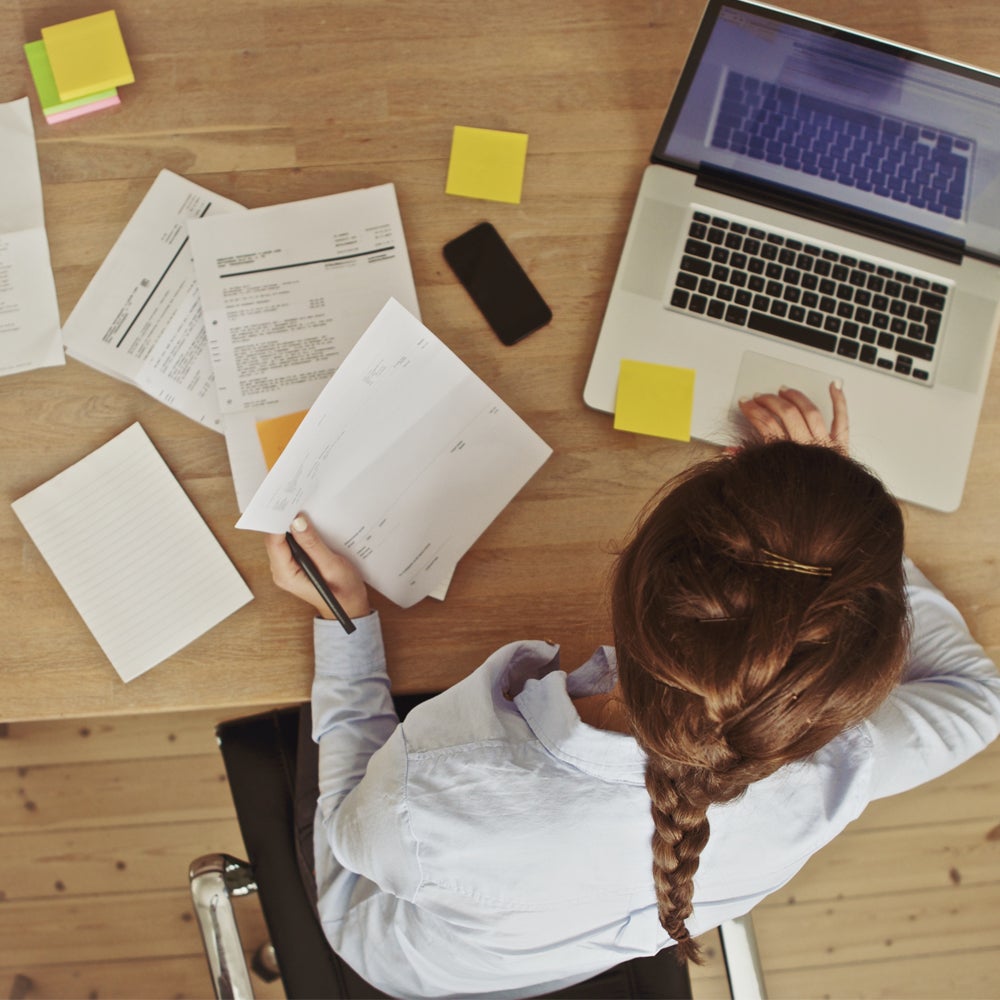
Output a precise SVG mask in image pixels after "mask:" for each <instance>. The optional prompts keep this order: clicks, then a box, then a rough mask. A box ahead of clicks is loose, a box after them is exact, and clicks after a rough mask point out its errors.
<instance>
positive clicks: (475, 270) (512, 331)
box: [444, 222, 552, 344]
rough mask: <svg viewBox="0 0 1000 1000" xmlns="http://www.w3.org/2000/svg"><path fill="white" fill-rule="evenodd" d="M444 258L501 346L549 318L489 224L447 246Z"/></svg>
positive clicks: (545, 309)
mask: <svg viewBox="0 0 1000 1000" xmlns="http://www.w3.org/2000/svg"><path fill="white" fill-rule="evenodd" d="M444 258H445V260H446V261H447V262H448V264H449V265H450V266H451V269H452V270H453V271H454V272H455V275H456V276H457V277H458V280H459V281H460V282H461V283H462V284H463V285H464V286H465V290H466V291H467V292H468V293H469V295H470V296H472V300H473V302H475V303H476V305H477V306H478V307H479V310H480V312H481V313H482V314H483V316H484V317H486V322H487V323H489V324H490V326H491V327H492V328H493V331H494V332H495V333H496V335H497V336H498V337H499V338H500V339H501V340H502V341H503V343H505V344H513V343H516V342H517V341H518V340H520V339H521V338H522V337H526V336H527V335H528V334H529V333H532V332H533V331H535V330H537V329H539V328H540V327H543V326H545V324H546V323H548V322H549V321H550V320H551V319H552V310H551V309H549V307H548V306H547V305H546V304H545V300H544V299H543V298H542V297H541V295H539V294H538V289H536V288H535V286H534V285H533V284H532V283H531V279H530V278H529V277H528V276H527V275H526V274H525V273H524V268H522V267H521V265H520V264H519V263H518V262H517V259H516V258H515V257H514V255H513V254H512V253H511V252H510V249H509V247H508V246H507V244H506V243H504V241H503V240H502V239H501V238H500V234H499V233H498V232H497V231H496V229H494V228H493V226H492V225H490V223H488V222H481V223H480V224H479V225H478V226H474V227H473V228H472V229H470V230H469V231H468V232H467V233H462V235H461V236H457V237H455V239H453V240H451V241H450V242H449V243H446V244H445V247H444Z"/></svg>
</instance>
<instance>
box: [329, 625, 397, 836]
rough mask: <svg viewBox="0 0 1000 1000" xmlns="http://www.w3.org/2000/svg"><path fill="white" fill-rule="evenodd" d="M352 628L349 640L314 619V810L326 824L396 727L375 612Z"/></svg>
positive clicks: (336, 628) (333, 627) (336, 627)
mask: <svg viewBox="0 0 1000 1000" xmlns="http://www.w3.org/2000/svg"><path fill="white" fill-rule="evenodd" d="M354 624H355V625H356V630H355V631H354V632H352V633H351V634H350V635H348V634H347V633H346V632H345V631H344V630H343V628H342V627H341V625H340V623H339V622H335V621H326V620H324V619H317V620H316V622H315V624H314V626H313V643H314V649H315V655H316V674H315V677H314V679H313V687H312V712H313V739H314V740H315V741H316V742H317V743H318V744H319V800H318V811H319V814H320V816H321V817H322V819H323V821H324V823H325V824H326V823H329V821H330V818H331V817H332V816H333V814H334V813H335V812H336V811H337V808H338V806H339V805H340V803H341V802H342V801H343V800H344V797H345V796H346V795H347V794H348V793H349V792H350V791H351V789H352V788H354V787H355V786H356V785H357V784H358V783H359V782H360V781H361V779H362V778H363V777H364V774H365V770H366V769H367V767H368V761H369V760H370V758H371V756H372V754H374V753H375V751H376V750H378V749H379V747H381V746H382V745H383V744H385V743H386V741H387V740H388V739H389V737H390V736H391V735H392V732H393V730H394V729H395V728H396V726H397V725H398V723H399V719H398V718H397V716H396V710H395V708H394V706H393V703H392V695H391V693H390V690H389V676H388V674H387V673H386V667H385V651H384V649H383V646H382V626H381V622H380V621H379V617H378V612H372V613H371V614H370V615H367V616H365V617H364V618H358V619H356V620H355V623H354Z"/></svg>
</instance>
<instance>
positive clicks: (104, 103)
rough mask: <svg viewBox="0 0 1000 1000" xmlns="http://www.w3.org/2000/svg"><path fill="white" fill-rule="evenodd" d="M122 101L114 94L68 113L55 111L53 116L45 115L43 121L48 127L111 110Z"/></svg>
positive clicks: (71, 109)
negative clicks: (92, 113)
mask: <svg viewBox="0 0 1000 1000" xmlns="http://www.w3.org/2000/svg"><path fill="white" fill-rule="evenodd" d="M121 102H122V99H121V98H120V97H119V96H118V95H117V94H115V95H114V96H113V97H105V98H104V99H103V100H101V101H91V102H90V104H81V105H80V106H79V107H76V108H70V109H69V110H68V111H57V112H56V113H55V114H54V115H46V116H45V120H46V121H47V122H48V123H49V124H50V125H56V124H58V123H59V122H65V121H69V119H70V118H79V117H80V116H81V115H89V114H90V113H91V112H93V111H103V110H104V109H105V108H113V107H114V106H115V105H116V104H121Z"/></svg>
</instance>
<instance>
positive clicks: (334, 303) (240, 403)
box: [190, 184, 417, 416]
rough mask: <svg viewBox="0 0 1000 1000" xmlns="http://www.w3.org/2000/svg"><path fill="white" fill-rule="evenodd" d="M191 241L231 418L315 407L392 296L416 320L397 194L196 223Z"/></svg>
mask: <svg viewBox="0 0 1000 1000" xmlns="http://www.w3.org/2000/svg"><path fill="white" fill-rule="evenodd" d="M190 232H191V243H192V246H193V247H194V260H195V270H196V272H197V276H198V285H199V288H200V289H201V303H202V308H203V309H204V312H205V326H206V329H207V331H208V341H209V346H210V349H211V352H212V366H213V368H214V370H215V378H216V384H217V386H218V391H219V405H220V408H221V410H222V412H223V413H224V414H225V413H238V412H240V411H245V410H255V411H258V414H259V415H260V416H276V415H278V414H280V413H292V412H294V411H295V410H304V409H307V408H308V407H309V406H310V405H312V402H313V400H314V399H315V398H316V397H317V395H319V392H320V390H321V389H322V387H323V386H324V385H326V383H327V381H328V380H329V378H330V376H331V375H332V374H333V372H334V371H335V370H336V368H337V366H338V365H339V364H340V362H341V360H342V359H343V358H344V356H345V355H346V354H347V352H348V351H349V350H350V349H351V347H353V346H354V343H355V342H356V341H357V339H358V337H360V336H361V334H362V333H363V331H364V330H365V328H366V327H367V326H368V324H369V323H371V321H372V320H373V319H374V318H375V315H376V313H378V311H379V310H380V309H381V308H382V306H384V305H385V303H386V302H387V301H388V299H389V298H390V296H394V297H396V298H398V299H399V301H401V302H402V303H403V304H404V305H405V306H406V307H407V308H409V309H412V310H414V311H416V298H417V296H416V289H415V288H414V285H413V276H412V273H411V271H410V260H409V255H408V254H407V250H406V240H405V239H404V237H403V225H402V220H401V219H400V216H399V207H398V205H397V203H396V189H395V187H394V186H393V185H392V184H382V185H379V186H378V187H372V188H364V189H362V190H360V191H346V192H343V193H341V194H332V195H327V196H324V197H322V198H310V199H308V200H306V201H296V202H289V203H287V204H283V205H271V206H268V207H266V208H256V209H252V210H251V211H249V212H246V213H244V214H241V215H238V216H236V215H233V216H219V217H217V218H208V219H200V220H198V221H197V222H192V223H191V226H190Z"/></svg>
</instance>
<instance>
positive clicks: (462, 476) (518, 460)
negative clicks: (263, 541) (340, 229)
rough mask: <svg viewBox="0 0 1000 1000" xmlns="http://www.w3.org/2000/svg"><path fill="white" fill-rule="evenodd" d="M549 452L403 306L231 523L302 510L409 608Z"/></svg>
mask: <svg viewBox="0 0 1000 1000" xmlns="http://www.w3.org/2000/svg"><path fill="white" fill-rule="evenodd" d="M551 453H552V449H551V448H549V446H548V445H547V444H545V442H544V441H543V440H542V439H541V438H540V437H539V436H538V435H537V434H536V433H535V432H534V431H533V430H531V428H530V427H528V425H527V424H526V423H524V421H523V420H521V418H520V417H518V416H517V414H516V413H514V411H513V410H511V409H510V407H509V406H507V404H506V403H504V402H503V400H501V399H500V397H499V396H497V394H496V393H495V392H493V390H492V389H490V388H489V386H487V385H486V384H485V383H483V382H482V381H481V380H480V379H479V378H477V377H476V376H475V375H474V374H473V373H472V372H471V371H470V370H469V369H468V368H467V367H466V366H465V364H463V362H462V361H461V360H459V358H457V357H456V356H455V355H454V354H453V353H452V352H451V351H450V350H448V348H447V347H445V345H444V344H443V343H441V341H440V340H438V338H437V337H435V336H434V334H433V333H431V332H430V330H428V329H427V328H426V327H425V326H423V325H422V324H421V323H420V321H419V320H417V319H416V318H415V317H414V316H412V315H411V314H410V313H409V312H407V310H406V309H404V308H403V306H402V305H400V303H398V302H396V301H395V300H393V301H390V302H389V303H388V304H387V305H386V306H385V307H384V308H383V309H382V311H381V312H380V313H379V314H378V316H377V317H376V318H375V321H374V322H373V323H372V324H371V326H370V327H369V328H368V329H367V331H365V333H364V335H363V336H362V337H361V339H360V340H359V341H358V343H357V344H356V345H355V347H354V349H353V350H352V351H351V353H350V354H349V355H348V356H347V358H346V359H345V360H344V361H343V363H342V364H341V365H340V367H339V368H338V369H337V371H336V373H335V374H334V376H333V377H332V378H331V379H330V381H329V383H328V384H327V385H326V387H325V388H324V389H323V391H322V392H321V393H320V395H319V397H318V398H317V400H316V402H315V403H314V404H313V405H312V407H311V408H310V410H309V412H308V413H307V414H306V416H305V418H304V419H303V421H302V423H301V424H300V425H299V427H298V430H296V431H295V433H294V435H293V436H292V439H291V440H290V441H289V443H288V445H287V446H286V447H285V450H284V451H283V452H282V453H281V455H280V457H279V458H278V460H277V461H276V462H275V464H274V466H273V467H272V469H271V471H270V472H269V473H268V476H267V478H266V479H265V480H264V482H263V484H262V485H261V487H260V489H259V490H258V491H257V493H256V495H255V496H254V498H253V500H252V501H251V502H250V504H249V506H248V507H247V509H246V511H245V512H244V514H243V516H242V517H241V518H240V520H239V522H238V523H237V527H239V528H250V529H252V530H255V531H267V532H272V533H279V532H283V531H285V530H286V529H287V528H288V525H289V524H290V522H291V521H292V519H293V518H294V517H295V516H296V514H298V513H299V511H304V512H305V513H306V514H307V515H308V517H309V518H310V519H311V520H312V522H313V524H314V525H315V526H316V528H317V529H318V530H319V532H320V534H321V535H322V537H323V538H324V540H325V541H326V542H327V544H328V545H330V546H331V547H332V548H335V549H336V550H338V551H340V552H343V553H344V554H345V555H347V556H348V557H349V558H351V559H352V560H353V561H354V563H355V565H357V566H358V568H359V569H360V570H361V572H362V574H363V576H364V578H365V580H366V581H367V582H368V583H369V584H371V586H373V587H374V588H375V589H376V590H378V591H380V592H381V593H383V594H385V596H386V597H388V598H389V599H390V600H392V601H395V603H396V604H399V605H400V606H401V607H410V606H411V605H413V604H415V603H416V602H417V601H419V600H421V599H422V598H423V597H426V596H427V595H428V593H429V592H430V591H431V590H432V589H434V588H435V586H436V585H438V584H439V583H441V582H442V581H444V580H445V578H446V577H447V576H448V575H449V574H450V573H451V572H452V570H453V569H454V567H455V565H456V564H457V563H458V560H459V559H461V557H462V556H463V555H464V554H465V553H466V552H467V551H468V550H469V549H470V548H471V547H472V545H473V543H474V542H475V541H476V539H477V538H478V537H479V536H480V535H481V534H482V532H483V531H484V530H485V529H486V528H487V527H488V526H489V525H490V524H491V523H492V522H493V520H494V519H495V518H496V517H497V516H498V515H499V514H500V512H501V511H502V510H503V509H504V507H506V506H507V504H508V503H509V502H510V501H511V500H512V499H513V498H514V496H515V495H516V494H517V492H518V491H519V490H520V489H521V488H522V487H523V486H524V484H525V483H527V481H528V480H529V479H530V478H531V477H532V476H533V475H534V474H535V472H537V471H538V469H539V468H541V466H542V465H543V463H544V462H545V460H546V459H547V458H548V457H549V455H550V454H551Z"/></svg>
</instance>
